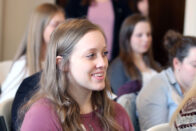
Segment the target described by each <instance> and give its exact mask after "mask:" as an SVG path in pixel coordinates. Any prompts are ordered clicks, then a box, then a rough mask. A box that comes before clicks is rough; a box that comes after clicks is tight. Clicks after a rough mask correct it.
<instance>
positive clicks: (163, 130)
mask: <svg viewBox="0 0 196 131" xmlns="http://www.w3.org/2000/svg"><path fill="white" fill-rule="evenodd" d="M147 131H171V128H170V126H169V123H164V124H159V125H156V126H153V127H151V128H150V129H148V130H147Z"/></svg>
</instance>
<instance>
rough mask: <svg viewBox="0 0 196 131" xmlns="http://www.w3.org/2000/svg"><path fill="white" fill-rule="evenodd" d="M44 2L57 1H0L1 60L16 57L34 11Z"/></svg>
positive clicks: (53, 0) (51, 1)
mask: <svg viewBox="0 0 196 131" xmlns="http://www.w3.org/2000/svg"><path fill="white" fill-rule="evenodd" d="M44 2H50V3H55V0H0V31H2V32H0V60H8V59H12V58H13V57H14V54H15V53H16V50H17V48H18V45H19V43H20V41H21V39H22V36H23V34H24V32H25V29H26V27H27V24H28V21H29V18H30V15H31V12H32V10H33V9H34V8H35V7H36V6H38V5H39V4H41V3H44ZM2 7H3V8H2ZM1 10H2V11H1Z"/></svg>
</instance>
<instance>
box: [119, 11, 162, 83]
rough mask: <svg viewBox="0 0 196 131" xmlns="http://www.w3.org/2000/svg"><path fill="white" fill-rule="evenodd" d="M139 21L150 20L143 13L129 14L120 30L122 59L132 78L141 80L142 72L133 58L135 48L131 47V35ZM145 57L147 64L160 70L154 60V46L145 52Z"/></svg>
mask: <svg viewBox="0 0 196 131" xmlns="http://www.w3.org/2000/svg"><path fill="white" fill-rule="evenodd" d="M138 22H148V23H150V21H149V19H148V18H147V17H145V16H143V15H141V14H134V15H131V16H128V17H127V18H126V19H125V20H124V22H123V24H122V26H121V30H120V37H119V43H120V59H121V60H122V62H123V64H124V66H125V68H126V70H127V72H128V74H129V75H130V76H131V78H132V79H140V80H141V73H140V71H139V69H138V68H137V67H136V65H135V64H134V60H133V59H134V58H133V50H132V48H131V47H130V37H131V36H132V34H133V31H134V29H135V26H136V24H137V23H138ZM143 59H144V62H145V63H146V65H148V66H149V67H152V68H153V69H155V70H157V71H160V69H159V67H158V66H157V64H156V63H155V62H154V59H153V55H152V46H151V47H150V49H149V50H148V51H147V52H146V53H144V54H143Z"/></svg>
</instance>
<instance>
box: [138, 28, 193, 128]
mask: <svg viewBox="0 0 196 131" xmlns="http://www.w3.org/2000/svg"><path fill="white" fill-rule="evenodd" d="M164 45H165V47H166V49H167V51H168V55H169V63H170V64H169V65H170V66H169V67H168V68H167V69H165V70H163V71H162V72H161V73H159V74H158V75H156V76H154V77H153V78H152V79H151V80H150V81H149V82H148V84H147V85H145V86H144V87H143V88H142V89H141V91H140V93H139V95H138V97H137V100H136V104H137V111H138V115H139V123H140V128H141V130H142V131H144V130H147V129H148V128H150V127H152V126H155V125H158V124H161V123H168V122H169V121H170V119H171V116H172V114H173V113H174V111H175V110H176V108H177V106H178V105H179V103H181V100H182V99H183V97H184V94H185V93H186V92H187V91H188V90H189V88H190V85H191V84H192V82H193V79H194V77H195V76H196V68H195V62H196V38H195V37H191V36H182V35H181V34H180V33H178V32H175V31H172V30H170V31H168V32H167V33H166V34H165V36H164Z"/></svg>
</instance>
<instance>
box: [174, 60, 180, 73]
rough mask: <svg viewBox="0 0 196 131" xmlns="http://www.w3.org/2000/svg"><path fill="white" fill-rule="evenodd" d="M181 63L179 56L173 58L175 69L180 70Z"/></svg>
mask: <svg viewBox="0 0 196 131" xmlns="http://www.w3.org/2000/svg"><path fill="white" fill-rule="evenodd" d="M180 65H181V61H179V60H178V58H174V59H173V67H174V70H175V71H177V72H179V71H180Z"/></svg>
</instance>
